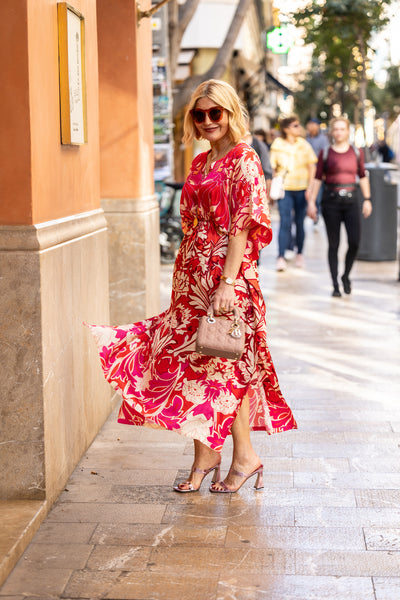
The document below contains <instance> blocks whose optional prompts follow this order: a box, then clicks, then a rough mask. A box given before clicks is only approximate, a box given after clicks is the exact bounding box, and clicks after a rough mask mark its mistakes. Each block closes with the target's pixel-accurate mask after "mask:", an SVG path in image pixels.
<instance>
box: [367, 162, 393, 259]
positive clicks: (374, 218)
mask: <svg viewBox="0 0 400 600" xmlns="http://www.w3.org/2000/svg"><path fill="white" fill-rule="evenodd" d="M365 168H366V169H367V170H368V171H369V181H370V185H371V200H372V214H371V215H370V216H369V217H368V219H364V218H362V219H361V241H360V247H359V250H358V255H357V259H358V260H371V261H383V260H396V258H397V257H396V249H397V181H396V179H397V178H395V177H393V180H392V175H393V174H394V171H397V170H398V167H397V165H394V164H392V163H380V164H375V163H367V164H366V165H365ZM396 175H397V173H396Z"/></svg>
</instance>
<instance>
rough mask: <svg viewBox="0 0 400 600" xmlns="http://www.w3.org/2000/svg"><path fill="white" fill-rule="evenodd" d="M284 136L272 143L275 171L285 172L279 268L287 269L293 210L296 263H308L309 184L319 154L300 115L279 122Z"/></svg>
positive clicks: (299, 265) (281, 208)
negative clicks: (305, 249)
mask: <svg viewBox="0 0 400 600" xmlns="http://www.w3.org/2000/svg"><path fill="white" fill-rule="evenodd" d="M279 127H280V130H281V135H282V137H280V138H276V140H275V141H274V142H273V143H272V146H271V153H270V158H271V165H272V168H273V169H274V175H275V176H276V175H282V176H284V181H283V185H284V188H285V195H284V197H283V198H281V199H280V200H278V209H279V216H280V226H279V236H278V246H279V251H278V260H277V263H276V270H277V271H285V270H286V261H285V250H287V249H288V248H289V247H290V246H291V236H292V211H293V210H294V219H295V225H296V246H297V256H296V266H297V267H299V268H302V267H304V259H303V246H304V219H305V217H306V209H307V200H308V194H309V185H310V183H311V181H312V180H313V178H314V175H315V163H316V162H317V157H316V156H315V153H314V151H313V149H312V147H311V146H310V144H309V143H308V142H306V140H305V139H304V138H302V137H301V133H302V131H301V126H300V122H299V119H298V117H297V116H296V115H292V116H291V117H286V118H284V119H281V120H280V122H279Z"/></svg>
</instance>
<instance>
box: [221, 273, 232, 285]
mask: <svg viewBox="0 0 400 600" xmlns="http://www.w3.org/2000/svg"><path fill="white" fill-rule="evenodd" d="M220 279H221V280H222V281H225V283H227V284H228V285H235V280H234V279H232V277H226V276H225V275H221V277H220Z"/></svg>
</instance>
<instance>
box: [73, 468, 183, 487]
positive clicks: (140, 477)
mask: <svg viewBox="0 0 400 600" xmlns="http://www.w3.org/2000/svg"><path fill="white" fill-rule="evenodd" d="M95 472H96V473H97V475H95V476H93V475H92V469H83V468H82V469H75V471H74V472H73V474H72V476H71V478H70V480H69V482H68V487H69V486H70V485H71V483H76V482H81V481H86V480H87V479H88V478H92V479H93V477H95V478H96V479H97V478H99V479H100V481H102V482H104V483H107V484H111V485H150V486H152V485H171V481H174V480H175V477H176V473H177V469H124V470H121V469H119V468H116V467H115V468H114V469H97V470H96V471H95Z"/></svg>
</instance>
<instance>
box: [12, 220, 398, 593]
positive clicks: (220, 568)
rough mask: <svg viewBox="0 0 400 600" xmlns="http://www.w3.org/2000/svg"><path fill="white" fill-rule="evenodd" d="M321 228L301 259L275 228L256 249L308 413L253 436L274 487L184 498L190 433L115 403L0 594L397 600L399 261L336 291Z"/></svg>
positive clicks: (271, 313)
mask: <svg viewBox="0 0 400 600" xmlns="http://www.w3.org/2000/svg"><path fill="white" fill-rule="evenodd" d="M274 214H275V213H274ZM315 229H316V230H314V227H313V225H312V224H311V222H310V221H309V220H308V219H307V227H306V242H305V260H306V266H305V268H304V269H297V268H296V267H295V265H294V261H291V262H289V263H288V269H287V270H286V271H285V272H283V273H277V272H276V271H275V261H276V248H277V240H276V238H277V236H276V232H275V237H274V240H273V242H272V244H271V246H270V247H269V248H267V249H264V250H263V251H262V255H261V263H260V280H261V286H262V289H263V291H264V295H265V300H266V304H267V328H268V340H269V346H270V350H271V353H272V358H273V360H274V364H275V367H276V371H277V373H278V377H279V381H280V385H281V388H282V391H283V393H284V395H285V397H286V399H287V401H288V403H289V405H290V406H291V408H292V410H293V412H294V415H295V418H296V420H297V423H298V430H296V431H289V432H286V433H281V434H276V435H274V436H268V435H266V434H265V433H263V432H255V433H253V434H252V439H253V440H254V447H255V448H256V450H257V452H258V453H259V455H260V457H261V459H262V462H263V464H264V485H265V489H264V490H263V491H260V492H254V491H253V489H252V487H251V486H252V485H253V483H254V480H250V481H249V482H247V483H246V484H245V486H244V487H243V488H242V489H241V490H240V491H239V492H238V493H237V494H233V495H229V494H227V495H218V494H210V493H209V492H208V485H209V483H210V481H209V478H207V479H206V480H205V481H204V483H203V486H202V488H201V491H200V492H199V493H195V494H177V493H175V492H174V491H173V490H172V486H173V484H174V482H175V481H180V480H183V479H184V477H185V476H186V475H187V474H188V470H190V467H191V464H192V442H191V441H190V440H188V439H186V438H184V437H181V436H179V435H177V434H173V433H171V432H166V431H158V430H157V431H156V430H150V429H145V428H134V427H128V426H123V425H119V424H117V423H116V411H115V410H114V412H113V414H112V415H111V417H110V418H109V419H108V421H107V422H106V424H105V425H104V427H103V428H102V430H101V432H100V434H99V435H98V436H97V438H96V439H95V441H94V443H93V444H92V446H91V447H90V448H89V450H88V451H87V452H86V453H85V455H84V456H83V457H82V460H81V461H80V463H79V465H78V466H77V468H76V469H75V471H74V473H73V474H72V476H71V478H70V480H69V482H68V484H67V486H66V490H65V491H64V492H63V493H62V494H61V496H60V497H59V499H58V501H57V502H56V503H55V505H54V506H53V508H52V510H51V511H50V513H49V515H48V516H47V518H46V519H45V521H44V522H43V524H42V525H41V527H40V529H39V531H38V533H37V534H36V535H35V537H34V539H33V541H32V543H31V544H30V545H29V547H28V548H27V550H26V551H25V553H24V555H23V556H22V558H21V559H20V561H19V563H18V564H17V566H16V568H15V569H14V571H13V572H12V573H11V575H10V576H9V578H8V580H7V581H6V583H5V584H4V586H3V587H2V588H1V590H0V600H5V599H6V598H7V600H11V598H12V600H22V599H23V598H25V599H26V598H30V597H38V598H40V599H44V598H65V599H72V598H109V599H114V600H117V599H123V598H125V599H131V600H139V599H142V600H155V599H160V600H176V599H177V598H178V599H181V600H189V599H190V600H345V599H349V598H351V599H352V600H399V598H400V450H399V448H400V367H399V365H400V341H399V316H400V310H399V300H400V284H399V282H398V281H397V276H398V263H397V262H386V263H369V262H361V261H357V262H356V264H355V267H354V269H353V272H352V275H351V279H352V283H353V293H352V294H351V295H350V296H345V295H343V296H342V297H341V298H332V297H331V292H332V287H331V283H330V279H329V273H328V264H327V259H326V252H327V244H326V237H325V231H324V227H323V224H322V222H320V223H319V224H318V225H317V227H316V228H315ZM343 252H344V247H341V254H340V255H341V264H343ZM171 273H172V267H170V266H165V265H163V266H162V278H161V293H162V295H161V303H162V308H163V309H164V308H166V306H168V297H169V289H170V280H171ZM230 448H231V440H230V439H229V440H228V441H227V443H226V449H225V448H224V452H223V458H222V471H223V473H225V472H226V470H227V469H228V467H229V464H230V460H229V459H230Z"/></svg>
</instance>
